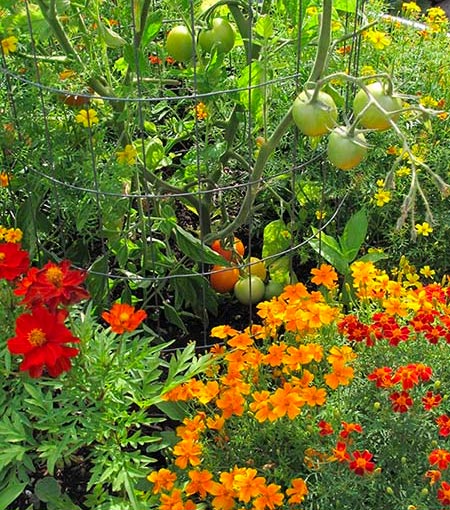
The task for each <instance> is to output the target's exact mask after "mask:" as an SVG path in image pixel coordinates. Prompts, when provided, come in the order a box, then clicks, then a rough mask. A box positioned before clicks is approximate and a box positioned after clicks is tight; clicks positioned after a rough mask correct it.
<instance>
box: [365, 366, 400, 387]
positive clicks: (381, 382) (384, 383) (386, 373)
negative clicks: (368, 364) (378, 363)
mask: <svg viewBox="0 0 450 510" xmlns="http://www.w3.org/2000/svg"><path fill="white" fill-rule="evenodd" d="M367 379H369V381H373V382H374V383H375V384H376V386H377V388H390V387H391V386H393V384H394V383H393V382H392V368H390V367H380V368H376V369H375V370H374V371H373V372H372V373H371V374H369V375H368V376H367Z"/></svg>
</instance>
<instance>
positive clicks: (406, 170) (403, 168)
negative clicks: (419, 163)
mask: <svg viewBox="0 0 450 510" xmlns="http://www.w3.org/2000/svg"><path fill="white" fill-rule="evenodd" d="M395 173H396V175H398V176H399V177H406V176H407V175H409V174H410V173H411V168H409V167H408V166H401V167H399V168H398V170H397V171H396V172H395Z"/></svg>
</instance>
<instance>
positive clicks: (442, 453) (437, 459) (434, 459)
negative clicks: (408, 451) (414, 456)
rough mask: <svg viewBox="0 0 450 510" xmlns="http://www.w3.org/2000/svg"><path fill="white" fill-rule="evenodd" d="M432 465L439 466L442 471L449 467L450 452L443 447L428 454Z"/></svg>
mask: <svg viewBox="0 0 450 510" xmlns="http://www.w3.org/2000/svg"><path fill="white" fill-rule="evenodd" d="M428 462H429V463H430V466H437V467H438V468H439V470H440V471H443V470H444V469H447V468H448V466H449V464H450V452H449V451H447V450H444V449H442V448H436V449H435V450H433V451H432V452H431V453H430V455H428Z"/></svg>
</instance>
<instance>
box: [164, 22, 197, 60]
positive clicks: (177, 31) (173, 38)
mask: <svg viewBox="0 0 450 510" xmlns="http://www.w3.org/2000/svg"><path fill="white" fill-rule="evenodd" d="M166 50H167V53H168V54H169V55H170V56H171V57H173V58H174V59H175V60H178V61H179V62H186V61H187V60H190V59H191V58H192V55H193V53H194V50H193V46H192V35H191V32H190V31H189V29H188V28H187V27H186V26H184V25H177V26H175V27H173V28H172V29H171V30H170V32H169V33H168V34H167V39H166Z"/></svg>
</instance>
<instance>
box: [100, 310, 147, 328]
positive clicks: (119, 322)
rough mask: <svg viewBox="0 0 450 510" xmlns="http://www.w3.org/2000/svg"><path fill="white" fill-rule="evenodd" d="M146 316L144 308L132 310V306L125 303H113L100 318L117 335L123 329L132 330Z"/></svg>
mask: <svg viewBox="0 0 450 510" xmlns="http://www.w3.org/2000/svg"><path fill="white" fill-rule="evenodd" d="M146 317H147V313H146V312H145V311H144V310H137V311H135V310H134V306H131V305H128V304H126V303H114V304H113V306H112V307H111V310H110V311H109V312H103V313H102V318H103V319H104V320H105V321H106V322H107V323H108V324H109V325H110V326H111V329H112V331H114V333H118V334H119V335H120V334H122V333H124V332H125V331H128V332H131V331H134V330H135V329H136V328H137V327H138V326H139V325H140V324H141V322H142V321H143V320H144V319H145V318H146Z"/></svg>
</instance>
